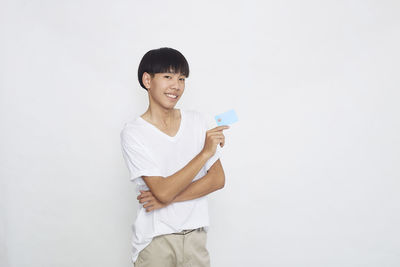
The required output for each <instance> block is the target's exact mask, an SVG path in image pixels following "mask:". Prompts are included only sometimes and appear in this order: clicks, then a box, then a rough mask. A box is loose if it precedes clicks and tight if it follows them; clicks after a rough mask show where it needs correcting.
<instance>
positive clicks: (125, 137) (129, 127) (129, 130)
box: [120, 117, 144, 142]
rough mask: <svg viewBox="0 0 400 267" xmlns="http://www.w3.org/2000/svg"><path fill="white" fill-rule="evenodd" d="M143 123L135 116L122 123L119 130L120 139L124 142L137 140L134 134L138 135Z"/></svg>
mask: <svg viewBox="0 0 400 267" xmlns="http://www.w3.org/2000/svg"><path fill="white" fill-rule="evenodd" d="M143 127H144V125H143V123H142V121H141V120H140V119H139V117H136V118H134V119H132V120H130V121H128V122H126V123H125V124H124V126H123V127H122V129H121V131H120V137H121V141H124V142H137V140H136V138H135V136H138V135H139V134H140V132H141V131H142V130H143Z"/></svg>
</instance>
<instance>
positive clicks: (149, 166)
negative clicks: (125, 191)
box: [121, 130, 162, 185]
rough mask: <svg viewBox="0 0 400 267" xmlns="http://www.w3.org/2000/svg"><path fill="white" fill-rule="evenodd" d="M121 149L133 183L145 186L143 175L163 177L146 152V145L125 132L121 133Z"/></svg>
mask: <svg viewBox="0 0 400 267" xmlns="http://www.w3.org/2000/svg"><path fill="white" fill-rule="evenodd" d="M121 148H122V155H123V157H124V160H125V163H126V165H127V167H128V170H129V175H130V180H131V181H132V182H136V184H141V185H144V184H145V183H144V181H143V179H142V175H145V176H162V173H161V171H160V170H159V168H158V167H157V165H156V164H155V162H154V160H153V159H152V158H151V157H150V155H149V153H148V152H147V151H146V148H145V147H144V145H143V144H141V143H140V142H138V141H137V140H136V139H135V138H133V137H132V136H131V135H130V134H129V133H127V132H125V131H124V130H123V131H121Z"/></svg>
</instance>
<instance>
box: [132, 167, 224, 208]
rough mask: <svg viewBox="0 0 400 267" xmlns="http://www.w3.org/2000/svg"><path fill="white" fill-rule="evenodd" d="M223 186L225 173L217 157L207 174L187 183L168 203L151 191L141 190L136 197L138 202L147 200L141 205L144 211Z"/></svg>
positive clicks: (207, 192)
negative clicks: (160, 199) (164, 202)
mask: <svg viewBox="0 0 400 267" xmlns="http://www.w3.org/2000/svg"><path fill="white" fill-rule="evenodd" d="M224 186H225V173H224V169H223V168H222V164H221V161H220V160H219V159H218V160H217V161H215V163H214V164H213V165H212V166H211V167H210V169H209V170H208V172H207V174H206V175H204V176H203V177H202V178H200V179H198V180H196V181H194V182H192V183H191V184H189V185H188V186H187V187H186V188H185V190H183V191H182V192H181V193H180V194H178V195H177V196H176V197H175V198H174V199H173V200H172V201H170V202H169V203H166V204H163V203H161V202H160V201H158V200H157V198H155V197H154V195H153V194H152V192H151V191H142V193H141V194H140V195H139V196H138V197H137V199H138V200H139V202H140V203H143V202H147V203H146V204H144V205H143V207H144V208H146V211H152V210H155V209H159V208H163V207H166V206H168V205H169V204H171V203H173V202H181V201H187V200H192V199H195V198H199V197H202V196H205V195H208V194H210V193H212V192H214V191H216V190H219V189H222V188H223V187H224Z"/></svg>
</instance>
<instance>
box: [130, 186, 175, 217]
mask: <svg viewBox="0 0 400 267" xmlns="http://www.w3.org/2000/svg"><path fill="white" fill-rule="evenodd" d="M137 199H138V200H139V203H144V202H147V203H146V204H144V205H143V208H146V212H150V211H153V210H156V209H161V208H164V207H166V206H168V205H169V204H170V203H167V204H165V203H162V202H160V201H159V200H158V199H157V198H156V197H155V196H154V195H153V193H151V191H150V190H147V191H143V190H140V195H139V196H138V197H137Z"/></svg>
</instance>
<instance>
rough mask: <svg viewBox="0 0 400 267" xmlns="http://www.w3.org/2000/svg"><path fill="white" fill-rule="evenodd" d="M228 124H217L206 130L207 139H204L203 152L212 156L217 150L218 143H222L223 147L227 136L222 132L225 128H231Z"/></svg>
mask: <svg viewBox="0 0 400 267" xmlns="http://www.w3.org/2000/svg"><path fill="white" fill-rule="evenodd" d="M229 128H230V127H229V126H228V125H222V126H217V127H215V128H213V129H210V130H208V131H207V132H206V140H205V141H204V147H203V150H202V152H203V153H205V154H206V155H207V156H208V157H212V155H214V154H215V151H216V150H217V145H218V144H220V146H221V147H224V145H225V136H224V134H223V133H222V131H223V130H226V129H229Z"/></svg>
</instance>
